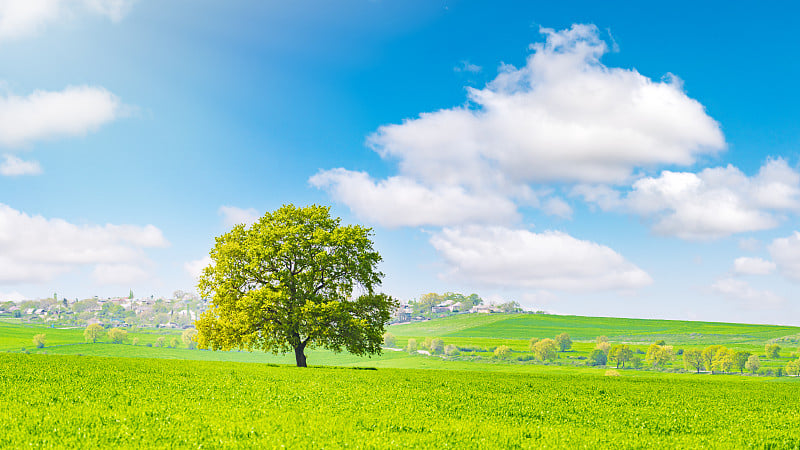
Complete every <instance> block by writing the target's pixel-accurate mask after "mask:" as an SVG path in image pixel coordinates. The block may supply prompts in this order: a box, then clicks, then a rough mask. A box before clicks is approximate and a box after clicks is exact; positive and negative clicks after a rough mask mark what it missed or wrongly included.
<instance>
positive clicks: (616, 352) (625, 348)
mask: <svg viewBox="0 0 800 450" xmlns="http://www.w3.org/2000/svg"><path fill="white" fill-rule="evenodd" d="M608 356H609V358H610V359H611V360H613V361H616V363H617V369H619V366H620V364H622V368H623V369H624V368H625V363H626V362H629V361H631V359H632V358H633V350H631V347H630V346H629V345H627V344H622V345H617V346H614V347H613V348H612V349H611V351H610V352H609V354H608Z"/></svg>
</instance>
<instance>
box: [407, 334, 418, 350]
mask: <svg viewBox="0 0 800 450" xmlns="http://www.w3.org/2000/svg"><path fill="white" fill-rule="evenodd" d="M406 351H407V352H409V353H415V352H416V351H417V340H416V339H414V338H411V339H409V340H408V343H407V344H406Z"/></svg>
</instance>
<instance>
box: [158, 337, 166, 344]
mask: <svg viewBox="0 0 800 450" xmlns="http://www.w3.org/2000/svg"><path fill="white" fill-rule="evenodd" d="M164 341H166V339H164V336H159V337H158V339H156V347H164Z"/></svg>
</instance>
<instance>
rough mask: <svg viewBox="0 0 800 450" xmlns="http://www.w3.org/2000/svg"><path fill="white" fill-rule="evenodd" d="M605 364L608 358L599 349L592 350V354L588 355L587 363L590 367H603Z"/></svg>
mask: <svg viewBox="0 0 800 450" xmlns="http://www.w3.org/2000/svg"><path fill="white" fill-rule="evenodd" d="M607 362H608V357H607V356H606V352H604V351H603V350H601V349H599V348H596V349H594V350H592V353H591V354H590V355H589V361H588V363H589V365H590V366H605V365H606V363H607Z"/></svg>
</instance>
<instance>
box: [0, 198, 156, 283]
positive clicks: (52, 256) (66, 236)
mask: <svg viewBox="0 0 800 450" xmlns="http://www.w3.org/2000/svg"><path fill="white" fill-rule="evenodd" d="M168 245H169V243H168V242H167V240H166V239H165V238H164V236H163V234H162V233H161V230H159V229H158V228H156V227H155V226H153V225H146V226H143V227H142V226H137V225H113V224H107V225H75V224H72V223H70V222H67V221H65V220H62V219H48V218H45V217H42V216H31V215H28V214H25V213H23V212H21V211H17V210H15V209H13V208H11V207H10V206H7V205H3V204H0V283H2V284H12V283H23V282H32V283H36V282H42V281H47V280H50V279H52V278H54V277H55V276H57V275H60V274H63V273H67V272H70V271H72V270H75V269H78V268H80V267H94V268H97V266H102V265H120V264H129V265H141V264H143V263H147V262H148V259H147V256H146V254H145V251H144V250H145V249H148V248H161V247H166V246H168ZM97 270H99V272H97V273H99V274H102V273H108V270H109V269H108V268H103V267H100V268H99V269H97ZM104 271H105V272H104Z"/></svg>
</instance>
